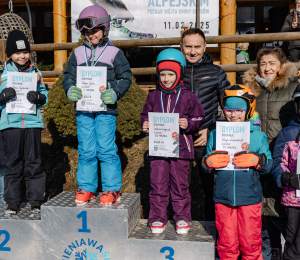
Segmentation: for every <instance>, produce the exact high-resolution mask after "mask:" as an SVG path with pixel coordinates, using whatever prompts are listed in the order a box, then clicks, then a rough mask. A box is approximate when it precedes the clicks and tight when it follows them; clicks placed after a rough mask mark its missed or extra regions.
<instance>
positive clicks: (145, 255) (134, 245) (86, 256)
mask: <svg viewBox="0 0 300 260" xmlns="http://www.w3.org/2000/svg"><path fill="white" fill-rule="evenodd" d="M99 197H100V194H99V195H98V196H97V197H96V198H94V199H93V200H91V201H90V203H88V204H86V205H84V206H76V205H75V202H74V201H75V192H67V191H65V192H62V193H60V194H59V195H57V196H56V197H54V198H53V199H51V200H49V201H48V202H46V203H45V204H43V205H42V207H41V214H33V213H31V211H30V205H29V204H28V205H26V206H25V207H23V208H22V209H21V210H20V212H19V213H18V215H16V216H6V215H5V209H6V205H5V203H0V259H1V260H6V259H16V260H27V259H28V260H29V259H30V260H55V259H62V260H68V259H72V260H96V259H97V260H98V259H101V260H127V259H128V260H129V259H130V260H160V259H169V260H177V259H178V260H183V259H191V260H192V259H197V260H206V259H207V260H213V259H214V252H215V224H214V222H205V221H204V222H199V221H193V222H192V224H191V228H190V231H189V233H188V234H187V235H185V236H184V235H177V234H176V231H175V223H174V222H172V221H170V222H168V224H167V226H166V229H165V231H164V232H163V233H162V234H159V235H153V234H152V233H151V231H150V228H149V227H148V226H147V220H146V219H140V195H139V194H134V193H123V194H122V195H121V200H120V201H119V202H115V203H113V204H112V206H111V207H104V206H100V205H99Z"/></svg>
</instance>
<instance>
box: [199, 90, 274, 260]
mask: <svg viewBox="0 0 300 260" xmlns="http://www.w3.org/2000/svg"><path fill="white" fill-rule="evenodd" d="M221 106H222V109H223V113H224V116H225V119H226V120H227V121H229V122H244V121H250V147H249V148H248V147H247V148H246V150H244V151H241V152H238V153H235V155H234V158H233V163H234V164H235V165H236V166H237V167H243V168H249V170H234V171H233V170H215V169H216V168H222V167H225V166H227V165H228V163H229V161H230V156H229V154H228V152H227V151H215V150H216V130H214V131H212V132H211V133H210V137H209V140H208V143H207V155H206V156H205V157H204V158H203V160H202V168H203V169H204V170H205V171H206V172H208V173H213V174H214V175H215V183H214V202H215V213H216V226H217V229H218V231H219V238H218V246H217V249H218V251H219V255H220V258H221V259H222V260H223V259H238V257H239V255H240V253H242V259H248V260H250V259H253V260H254V259H256V260H263V257H262V239H261V227H262V219H261V202H262V187H261V185H260V181H259V177H260V174H266V173H270V171H271V170H272V165H273V161H272V157H271V152H270V150H269V145H268V141H267V136H266V134H265V133H263V132H261V131H260V120H259V119H258V115H257V113H256V114H254V111H255V106H256V99H255V95H254V93H253V92H252V91H251V90H250V89H249V88H248V87H246V86H244V85H233V86H231V87H229V88H227V89H226V90H225V92H224V96H223V98H222V103H221Z"/></svg>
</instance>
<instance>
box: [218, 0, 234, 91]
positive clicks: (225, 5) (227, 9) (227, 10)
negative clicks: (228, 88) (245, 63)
mask: <svg viewBox="0 0 300 260" xmlns="http://www.w3.org/2000/svg"><path fill="white" fill-rule="evenodd" d="M220 24H221V25H220V27H221V35H235V34H236V0H223V1H221V23H220ZM220 52H221V55H220V60H221V65H230V64H232V65H233V64H236V51H235V43H224V44H221V51H220ZM235 75H236V73H235V72H229V73H227V77H228V80H229V81H230V83H231V85H234V84H235V80H236V78H235Z"/></svg>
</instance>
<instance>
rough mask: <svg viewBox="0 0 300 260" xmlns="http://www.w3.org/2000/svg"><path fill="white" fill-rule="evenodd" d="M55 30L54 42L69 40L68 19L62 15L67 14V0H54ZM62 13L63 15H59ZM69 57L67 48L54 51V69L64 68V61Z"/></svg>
mask: <svg viewBox="0 0 300 260" xmlns="http://www.w3.org/2000/svg"><path fill="white" fill-rule="evenodd" d="M53 12H54V13H56V14H53V30H54V43H66V42H67V21H66V20H67V19H66V18H65V17H62V16H61V15H64V16H66V14H67V6H66V1H65V0H53ZM57 14H61V15H57ZM67 59H68V53H67V51H66V50H61V51H54V70H62V69H63V64H64V62H65V61H66V60H67Z"/></svg>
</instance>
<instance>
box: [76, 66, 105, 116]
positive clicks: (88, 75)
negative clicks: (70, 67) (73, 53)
mask: <svg viewBox="0 0 300 260" xmlns="http://www.w3.org/2000/svg"><path fill="white" fill-rule="evenodd" d="M106 82H107V67H102V66H96V67H87V66H78V67H77V80H76V86H77V87H78V88H81V89H82V97H81V99H79V100H78V101H77V102H76V110H77V111H93V112H100V111H106V110H107V107H106V105H105V104H104V103H103V101H102V99H101V98H100V97H101V92H102V91H104V90H106Z"/></svg>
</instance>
